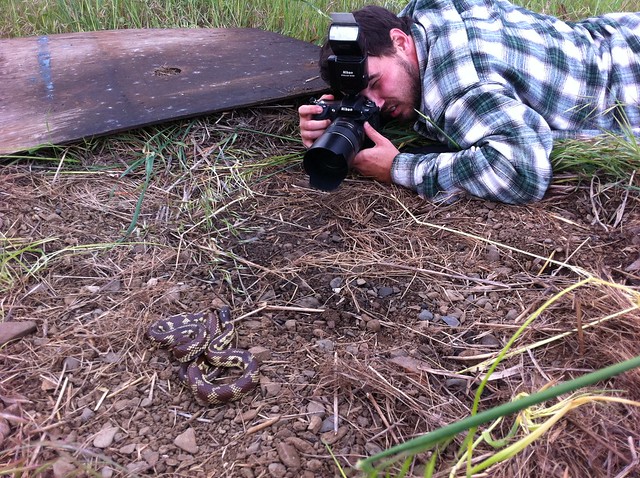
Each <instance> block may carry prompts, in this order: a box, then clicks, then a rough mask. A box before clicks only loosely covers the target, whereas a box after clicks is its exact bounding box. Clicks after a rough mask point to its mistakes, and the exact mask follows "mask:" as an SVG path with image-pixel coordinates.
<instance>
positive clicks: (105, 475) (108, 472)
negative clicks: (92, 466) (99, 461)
mask: <svg viewBox="0 0 640 478" xmlns="http://www.w3.org/2000/svg"><path fill="white" fill-rule="evenodd" d="M100 476H101V477H102V478H111V477H112V476H113V468H111V467H110V466H105V467H104V468H102V469H101V470H100Z"/></svg>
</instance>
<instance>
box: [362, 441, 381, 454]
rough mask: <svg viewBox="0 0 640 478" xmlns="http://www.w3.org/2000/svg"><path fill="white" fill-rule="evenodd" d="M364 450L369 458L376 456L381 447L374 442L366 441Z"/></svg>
mask: <svg viewBox="0 0 640 478" xmlns="http://www.w3.org/2000/svg"><path fill="white" fill-rule="evenodd" d="M364 449H365V450H367V453H368V454H369V456H372V455H377V454H378V453H380V452H381V451H382V447H381V446H380V445H378V444H377V443H375V442H372V441H368V442H367V443H365V444H364Z"/></svg>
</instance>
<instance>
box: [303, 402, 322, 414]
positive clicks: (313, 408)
mask: <svg viewBox="0 0 640 478" xmlns="http://www.w3.org/2000/svg"><path fill="white" fill-rule="evenodd" d="M325 413H326V412H325V408H324V405H323V404H322V403H320V402H315V401H311V402H309V403H308V404H307V414H308V415H317V416H320V417H322V416H324V414H325Z"/></svg>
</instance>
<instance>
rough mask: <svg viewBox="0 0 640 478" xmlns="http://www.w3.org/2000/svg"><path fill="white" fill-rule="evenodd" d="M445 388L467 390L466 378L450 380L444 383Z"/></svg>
mask: <svg viewBox="0 0 640 478" xmlns="http://www.w3.org/2000/svg"><path fill="white" fill-rule="evenodd" d="M444 386H445V387H447V388H448V389H449V390H465V389H466V388H467V381H466V380H465V379H464V378H448V379H447V380H445V381H444Z"/></svg>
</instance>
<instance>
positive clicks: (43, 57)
mask: <svg viewBox="0 0 640 478" xmlns="http://www.w3.org/2000/svg"><path fill="white" fill-rule="evenodd" d="M38 65H40V79H41V80H42V82H43V83H44V87H45V88H46V90H47V98H48V99H50V100H52V99H53V76H52V75H51V52H50V51H49V37H47V36H43V37H39V38H38Z"/></svg>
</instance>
